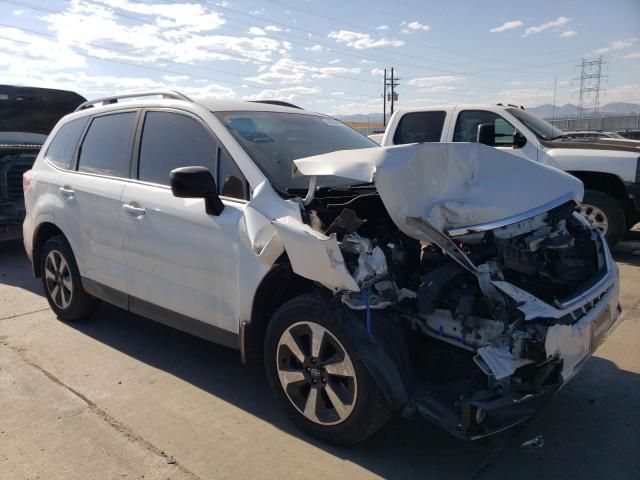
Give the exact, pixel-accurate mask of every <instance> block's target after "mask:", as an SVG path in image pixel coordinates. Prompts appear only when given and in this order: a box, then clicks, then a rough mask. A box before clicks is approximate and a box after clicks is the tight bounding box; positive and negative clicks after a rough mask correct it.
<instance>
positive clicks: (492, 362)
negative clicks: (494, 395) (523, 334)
mask: <svg viewBox="0 0 640 480" xmlns="http://www.w3.org/2000/svg"><path fill="white" fill-rule="evenodd" d="M473 361H474V362H476V364H477V365H478V367H480V369H481V370H482V371H483V372H484V373H485V374H487V375H492V376H493V377H494V378H495V379H496V380H502V379H503V378H507V377H510V376H511V375H513V373H514V372H515V371H516V370H517V369H518V368H520V367H522V366H524V365H528V364H530V363H533V362H532V361H531V360H529V359H526V358H515V357H514V355H513V353H512V352H511V351H510V350H509V348H508V347H507V346H506V345H502V344H501V345H497V346H494V345H487V346H486V347H482V348H479V349H478V355H476V356H475V357H473Z"/></svg>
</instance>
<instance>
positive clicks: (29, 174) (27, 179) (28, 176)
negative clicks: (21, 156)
mask: <svg viewBox="0 0 640 480" xmlns="http://www.w3.org/2000/svg"><path fill="white" fill-rule="evenodd" d="M35 178H36V174H35V172H34V171H33V170H27V171H26V172H24V173H23V174H22V191H23V192H24V194H25V195H26V194H27V192H28V191H29V187H30V186H31V184H32V183H33V181H34V180H35Z"/></svg>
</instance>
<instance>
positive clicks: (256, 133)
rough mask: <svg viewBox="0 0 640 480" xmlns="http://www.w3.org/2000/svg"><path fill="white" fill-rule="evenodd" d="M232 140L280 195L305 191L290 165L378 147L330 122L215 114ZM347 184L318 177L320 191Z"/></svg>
mask: <svg viewBox="0 0 640 480" xmlns="http://www.w3.org/2000/svg"><path fill="white" fill-rule="evenodd" d="M214 115H216V117H218V119H219V120H220V121H221V122H222V123H223V124H224V125H225V126H226V127H227V129H228V130H229V131H230V132H231V134H232V135H233V136H234V138H235V139H236V140H237V141H238V143H239V144H240V145H241V146H242V148H243V149H244V150H245V152H247V154H248V155H249V156H250V157H251V159H252V160H253V161H254V162H255V163H256V165H257V166H258V167H259V168H260V169H261V170H262V172H263V173H264V174H265V176H266V177H267V178H268V179H269V181H270V182H271V184H272V185H273V186H274V187H275V188H277V189H278V190H280V191H282V192H291V191H292V190H306V189H307V188H308V186H309V179H308V178H305V177H296V178H292V177H291V173H292V171H293V161H294V160H297V159H299V158H305V157H310V156H313V155H321V154H323V153H329V152H334V151H336V150H352V149H356V148H373V147H378V145H377V144H376V143H374V142H373V141H371V140H369V139H368V138H367V137H365V136H364V135H361V134H360V133H358V132H356V131H355V130H353V129H352V128H350V127H348V126H346V125H345V124H344V123H342V122H339V121H338V120H335V119H333V118H329V117H323V116H320V115H309V114H300V113H282V112H214ZM348 184H349V180H347V179H344V178H340V177H319V178H318V186H319V187H330V186H331V187H336V186H345V185H348Z"/></svg>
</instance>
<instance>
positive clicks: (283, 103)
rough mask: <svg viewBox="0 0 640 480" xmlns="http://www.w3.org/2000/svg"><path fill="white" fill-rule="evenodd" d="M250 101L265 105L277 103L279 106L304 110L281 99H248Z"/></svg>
mask: <svg viewBox="0 0 640 480" xmlns="http://www.w3.org/2000/svg"><path fill="white" fill-rule="evenodd" d="M249 101H250V102H251V103H266V104H267V105H278V106H280V107H289V108H297V109H298V110H304V108H302V107H299V106H298V105H294V104H293V103H289V102H284V101H282V100H249Z"/></svg>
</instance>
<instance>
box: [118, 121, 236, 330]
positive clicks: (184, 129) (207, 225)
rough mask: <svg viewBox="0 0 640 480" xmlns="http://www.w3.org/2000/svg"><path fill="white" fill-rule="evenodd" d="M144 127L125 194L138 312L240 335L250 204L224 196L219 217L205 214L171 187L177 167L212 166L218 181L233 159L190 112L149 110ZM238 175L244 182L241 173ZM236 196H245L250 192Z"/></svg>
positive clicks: (129, 266) (129, 284)
mask: <svg viewBox="0 0 640 480" xmlns="http://www.w3.org/2000/svg"><path fill="white" fill-rule="evenodd" d="M142 121H143V123H142V126H141V128H140V132H139V133H138V135H137V138H136V146H135V148H136V151H137V152H138V155H136V159H137V161H134V164H133V166H132V170H133V171H132V175H131V177H132V179H133V180H132V181H131V182H130V183H128V184H127V186H126V187H125V189H124V191H123V193H122V215H123V217H124V218H123V225H124V229H123V230H124V251H125V263H126V288H127V293H128V294H129V295H130V308H131V310H133V311H137V312H138V313H143V314H144V313H145V312H150V315H149V316H153V317H154V318H158V317H163V314H164V318H166V317H167V316H169V317H171V318H172V319H174V320H175V321H176V322H191V321H192V320H193V319H195V320H198V321H200V322H204V323H208V324H211V325H214V326H216V327H219V328H221V329H223V330H225V331H229V332H233V333H237V332H238V320H237V319H238V304H239V302H238V263H239V245H238V223H239V221H240V219H241V217H242V215H243V210H244V207H245V204H246V201H245V200H244V198H228V197H221V198H222V201H223V203H224V205H225V208H224V210H223V211H222V213H221V214H220V215H218V216H213V215H208V214H207V213H206V212H205V205H204V200H203V199H193V198H176V197H174V196H173V195H172V193H171V188H170V186H169V172H170V171H171V170H173V169H175V168H178V167H184V166H195V165H197V166H204V167H207V168H208V169H209V171H211V172H212V174H213V175H214V178H216V172H218V171H222V170H224V168H223V165H221V163H223V162H228V161H231V162H233V160H231V158H230V157H229V156H228V155H226V156H224V159H222V154H223V153H224V150H223V149H222V148H221V146H220V144H219V142H218V141H217V139H216V137H215V136H214V135H213V133H212V132H211V131H210V130H209V129H208V127H207V126H206V125H205V124H204V123H202V122H201V121H200V120H199V119H198V118H197V117H195V116H192V115H190V114H188V113H186V112H179V111H171V110H147V111H145V112H144V113H143V119H142ZM221 159H222V160H221ZM227 170H228V168H227ZM234 175H235V176H238V175H240V176H241V175H242V173H241V172H240V171H239V169H237V167H236V170H234ZM241 180H242V182H244V183H243V184H244V185H246V180H244V178H242V179H241ZM218 184H219V183H218ZM236 185H237V182H236ZM236 192H237V195H238V196H241V197H244V195H245V194H246V192H247V189H246V188H242V189H240V191H239V192H238V189H236ZM223 193H224V192H223ZM173 313H177V314H180V315H172V314H173ZM184 317H187V318H184ZM160 321H162V320H160ZM165 323H171V322H165ZM178 328H180V326H178ZM222 343H224V342H222Z"/></svg>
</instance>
